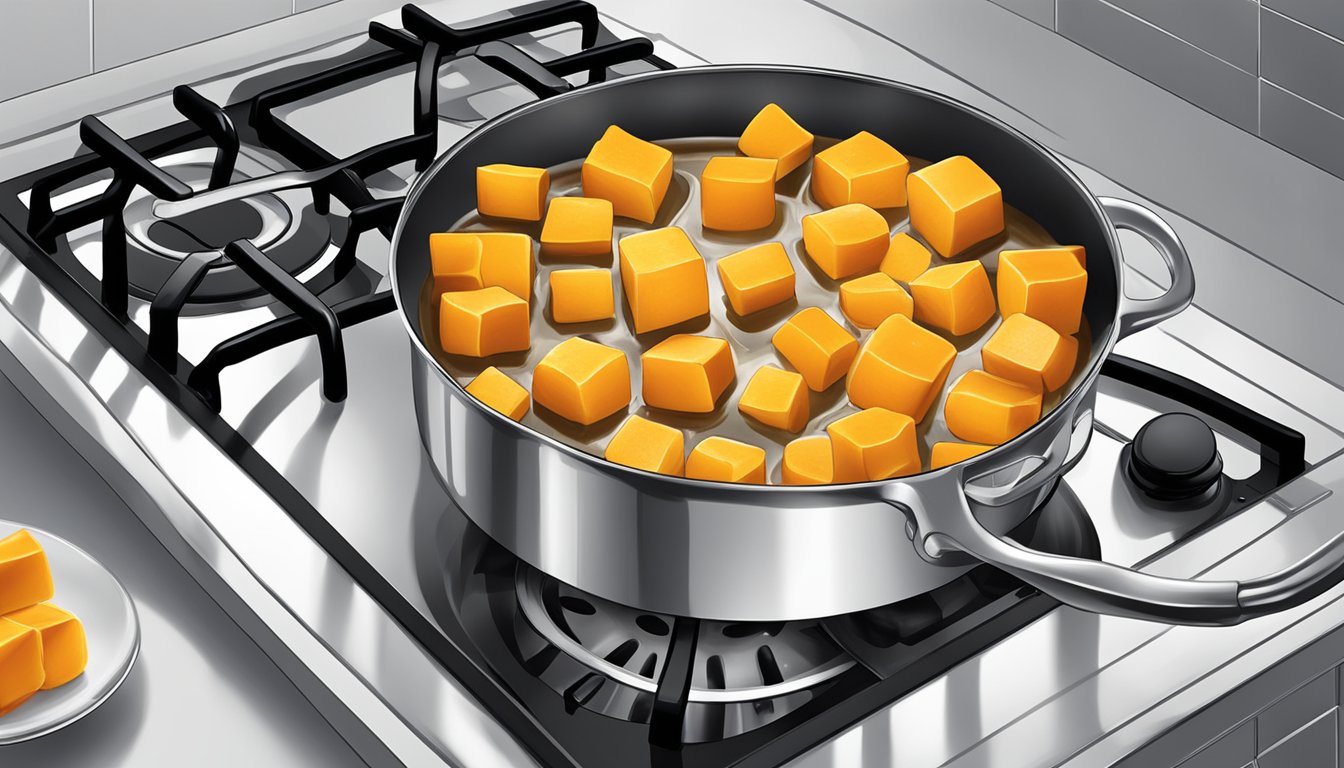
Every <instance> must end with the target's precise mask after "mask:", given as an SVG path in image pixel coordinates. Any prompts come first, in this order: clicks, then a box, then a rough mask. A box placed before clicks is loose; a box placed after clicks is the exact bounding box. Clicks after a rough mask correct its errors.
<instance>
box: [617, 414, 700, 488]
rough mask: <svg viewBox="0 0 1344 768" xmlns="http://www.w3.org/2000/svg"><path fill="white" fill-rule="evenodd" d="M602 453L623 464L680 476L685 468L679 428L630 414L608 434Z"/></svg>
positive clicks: (684, 456)
mask: <svg viewBox="0 0 1344 768" xmlns="http://www.w3.org/2000/svg"><path fill="white" fill-rule="evenodd" d="M603 457H604V458H606V460H607V461H614V462H616V463H617V464H624V465H625V466H627V467H634V468H635V469H643V470H646V471H649V472H658V473H660V474H664V475H676V476H677V477H680V476H681V475H682V474H683V473H684V472H685V469H686V443H685V438H684V437H683V436H682V434H681V430H679V429H673V428H672V427H669V426H667V425H665V424H659V423H658V422H656V421H649V420H648V419H645V418H641V417H639V416H631V417H630V418H628V419H626V420H625V423H624V424H622V425H621V428H620V429H618V430H616V434H614V435H612V436H611V441H610V442H609V443H607V450H606V452H605V453H604V454H603Z"/></svg>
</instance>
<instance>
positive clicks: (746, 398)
mask: <svg viewBox="0 0 1344 768" xmlns="http://www.w3.org/2000/svg"><path fill="white" fill-rule="evenodd" d="M737 409H738V410H739V411H741V412H742V413H743V414H745V415H747V416H750V417H751V418H753V419H755V420H757V421H759V422H761V423H762V424H764V425H766V426H767V427H774V428H775V429H782V430H784V431H786V432H801V431H803V427H806V426H807V419H808V416H809V414H808V410H809V407H808V402H807V384H806V383H804V381H803V377H802V374H799V373H794V372H793V371H786V370H784V369H783V368H776V367H774V366H773V365H767V366H764V367H762V368H760V369H759V370H757V371H756V373H754V374H752V376H751V378H750V379H748V380H747V386H746V387H745V388H744V389H743V390H742V396H741V397H739V398H738V399H737Z"/></svg>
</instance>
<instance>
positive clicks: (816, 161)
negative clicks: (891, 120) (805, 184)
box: [812, 131, 910, 208]
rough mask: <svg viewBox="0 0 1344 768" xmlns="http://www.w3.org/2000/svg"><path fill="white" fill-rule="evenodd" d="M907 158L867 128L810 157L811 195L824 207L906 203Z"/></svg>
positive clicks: (908, 167) (874, 206)
mask: <svg viewBox="0 0 1344 768" xmlns="http://www.w3.org/2000/svg"><path fill="white" fill-rule="evenodd" d="M909 172H910V161H909V160H907V159H905V155H902V154H901V153H900V152H897V151H896V149H895V148H894V147H892V146H891V145H890V144H888V143H887V142H885V141H883V140H881V139H879V138H877V137H876V136H874V135H873V134H871V133H869V132H867V131H859V132H858V133H856V134H854V135H853V136H850V137H849V138H848V139H845V140H844V141H842V142H840V143H839V144H836V145H834V146H831V147H827V148H826V149H823V150H822V151H820V152H818V153H817V156H816V157H815V158H813V160H812V197H813V198H814V199H816V201H817V202H818V203H821V204H822V205H823V206H825V207H827V208H834V207H836V206H838V205H847V204H849V203H863V204H864V205H867V206H870V207H872V208H899V207H901V206H903V205H905V176H906V174H907V173H909Z"/></svg>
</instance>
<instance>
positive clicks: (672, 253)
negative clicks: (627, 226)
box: [619, 227, 709, 333]
mask: <svg viewBox="0 0 1344 768" xmlns="http://www.w3.org/2000/svg"><path fill="white" fill-rule="evenodd" d="M619 248H620V252H621V286H622V287H623V288H624V290H625V299H626V301H627V302H629V304H630V315H631V316H632V317H633V318H634V324H635V333H646V332H648V331H656V330H658V329H659V328H666V327H667V326H669V325H676V324H677V323H680V322H683V321H686V320H690V319H691V318H693V317H699V316H701V315H703V314H705V313H706V312H708V311H709V277H708V276H707V275H706V274H705V260H704V258H703V257H702V256H701V255H700V252H699V251H697V250H696V249H695V244H694V243H692V242H691V239H690V238H689V237H687V236H686V233H685V232H683V231H681V229H680V228H678V227H664V228H662V229H654V230H650V231H648V232H640V233H639V234H635V235H629V236H628V237H623V238H621V240H620V243H619Z"/></svg>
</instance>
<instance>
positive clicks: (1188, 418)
mask: <svg viewBox="0 0 1344 768" xmlns="http://www.w3.org/2000/svg"><path fill="white" fill-rule="evenodd" d="M1125 453H1126V457H1127V461H1126V465H1127V466H1126V474H1127V475H1128V476H1129V479H1130V481H1131V482H1133V483H1134V485H1135V487H1137V488H1138V489H1139V490H1140V491H1142V492H1143V493H1145V494H1147V495H1148V496H1150V497H1152V498H1154V499H1160V500H1164V501H1174V500H1181V499H1192V498H1195V497H1197V496H1200V495H1202V494H1204V493H1206V492H1208V491H1209V490H1210V489H1211V488H1213V487H1214V486H1215V485H1217V484H1218V481H1219V479H1220V478H1221V477H1222V472H1223V459H1222V457H1221V456H1219V455H1218V443H1217V441H1216V440H1215V439H1214V435H1213V430H1212V429H1209V425H1208V424H1205V423H1204V421H1203V420H1201V419H1200V418H1199V417H1197V416H1193V415H1191V414H1188V413H1167V414H1163V415H1161V416H1158V417H1156V418H1154V419H1153V420H1152V421H1149V422H1148V423H1147V424H1145V425H1143V428H1142V429H1140V430H1139V432H1138V434H1136V435H1135V436H1134V440H1133V442H1131V443H1130V445H1129V446H1127V450H1126V452H1125Z"/></svg>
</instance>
